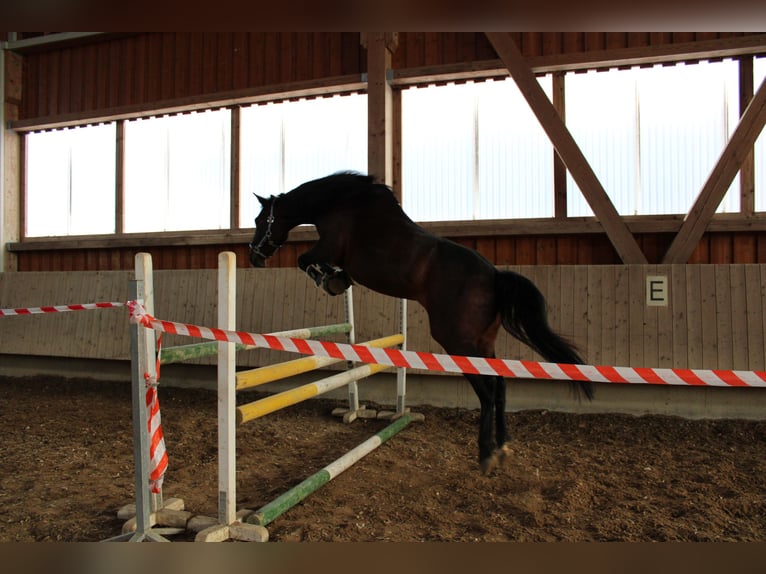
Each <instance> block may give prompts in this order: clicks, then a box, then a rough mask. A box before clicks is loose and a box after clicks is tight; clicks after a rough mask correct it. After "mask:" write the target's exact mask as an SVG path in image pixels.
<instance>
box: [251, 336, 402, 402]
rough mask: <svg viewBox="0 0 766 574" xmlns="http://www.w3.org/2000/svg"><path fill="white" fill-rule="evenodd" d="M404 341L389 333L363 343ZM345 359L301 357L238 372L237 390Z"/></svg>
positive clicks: (390, 344) (388, 344)
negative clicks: (386, 335)
mask: <svg viewBox="0 0 766 574" xmlns="http://www.w3.org/2000/svg"><path fill="white" fill-rule="evenodd" d="M402 341H404V337H403V336H402V335H389V336H388V337H381V338H380V339H373V340H372V341H367V342H366V343H361V344H362V345H365V346H367V347H376V348H386V347H393V346H394V345H399V344H400V343H402ZM343 360H344V359H334V358H332V357H318V356H310V357H301V358H300V359H294V360H292V361H285V362H284V363H277V364H276V365H269V366H266V367H258V368H257V369H251V370H249V371H241V372H239V373H237V390H238V391H241V390H244V389H249V388H252V387H257V386H258V385H263V384H265V383H271V382H273V381H278V380H281V379H285V378H287V377H292V376H293V375H299V374H301V373H308V372H309V371H313V370H315V369H320V368H322V367H326V366H328V365H332V364H334V363H340V362H341V361H343Z"/></svg>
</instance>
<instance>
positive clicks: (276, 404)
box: [237, 364, 391, 424]
mask: <svg viewBox="0 0 766 574" xmlns="http://www.w3.org/2000/svg"><path fill="white" fill-rule="evenodd" d="M390 368H391V367H390V366H388V365H377V364H372V365H363V366H361V367H356V368H355V369H351V370H350V371H345V372H343V373H339V374H337V375H333V376H331V377H327V378H326V379H322V380H321V381H316V382H315V383H309V384H307V385H302V386H300V387H296V388H294V389H290V390H288V391H284V392H281V393H278V394H276V395H272V396H269V397H265V398H263V399H260V400H258V401H254V402H252V403H248V404H246V405H242V406H240V407H237V424H242V423H245V422H247V421H251V420H253V419H257V418H259V417H262V416H264V415H267V414H269V413H273V412H275V411H278V410H280V409H283V408H285V407H289V406H290V405H295V404H298V403H300V402H303V401H305V400H306V399H310V398H312V397H316V396H318V395H321V394H324V393H327V392H329V391H332V390H334V389H339V388H341V387H343V386H346V385H347V384H348V383H349V381H356V380H359V379H363V378H365V377H369V376H370V375H373V374H375V373H378V372H380V371H383V370H385V369H390Z"/></svg>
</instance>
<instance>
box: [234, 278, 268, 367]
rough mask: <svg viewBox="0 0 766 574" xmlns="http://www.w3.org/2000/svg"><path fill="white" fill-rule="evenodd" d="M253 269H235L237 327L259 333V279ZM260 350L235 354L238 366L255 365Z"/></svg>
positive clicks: (260, 302) (257, 362) (260, 299)
mask: <svg viewBox="0 0 766 574" xmlns="http://www.w3.org/2000/svg"><path fill="white" fill-rule="evenodd" d="M254 271H256V270H255V269H241V268H240V269H238V270H237V329H239V330H242V331H247V332H251V333H259V332H260V330H259V327H258V322H259V320H260V317H261V309H260V305H261V304H262V298H261V297H260V280H259V277H262V275H259V274H257V273H254ZM260 354H261V351H242V352H240V353H238V354H237V365H238V366H244V365H248V366H256V365H258V364H259V361H258V357H259V355H260Z"/></svg>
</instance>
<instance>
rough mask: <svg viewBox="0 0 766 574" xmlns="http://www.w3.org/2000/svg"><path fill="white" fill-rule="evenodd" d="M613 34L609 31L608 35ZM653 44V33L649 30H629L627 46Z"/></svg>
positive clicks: (638, 46) (636, 46)
mask: <svg viewBox="0 0 766 574" xmlns="http://www.w3.org/2000/svg"><path fill="white" fill-rule="evenodd" d="M609 35H611V33H608V34H607V36H609ZM650 44H651V35H650V33H649V32H628V33H627V47H628V48H643V47H646V46H649V45H650Z"/></svg>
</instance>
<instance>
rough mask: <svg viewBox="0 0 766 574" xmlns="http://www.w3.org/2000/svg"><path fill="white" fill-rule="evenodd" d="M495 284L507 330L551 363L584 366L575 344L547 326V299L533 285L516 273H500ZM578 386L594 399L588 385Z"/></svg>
mask: <svg viewBox="0 0 766 574" xmlns="http://www.w3.org/2000/svg"><path fill="white" fill-rule="evenodd" d="M496 284H497V293H498V298H499V300H500V314H501V316H502V319H503V327H505V330H506V331H508V332H509V333H510V334H511V335H513V336H514V337H516V338H517V339H518V340H519V341H521V342H522V343H524V344H525V345H528V346H529V347H531V348H532V349H534V350H535V351H537V352H538V353H540V355H542V356H543V357H544V358H545V360H546V361H548V362H551V363H570V364H584V363H585V361H584V360H583V359H582V357H580V355H579V354H578V353H577V349H576V348H575V347H574V345H572V344H571V343H569V342H568V341H566V340H565V339H564V338H563V337H561V336H560V335H558V334H557V333H555V332H554V331H553V330H551V328H550V327H549V326H548V314H547V309H546V304H545V298H544V297H543V294H542V293H540V290H539V289H538V288H537V287H536V286H535V285H534V283H532V282H531V281H530V280H529V279H527V278H526V277H524V276H522V275H519V274H518V273H514V272H513V271H498V272H497V279H496ZM576 383H577V385H578V386H575V387H574V389H575V390H576V391H577V390H580V391H582V392H583V393H584V394H585V396H586V397H587V398H588V399H589V400H590V399H592V398H593V388H592V387H591V384H590V383H589V382H587V381H576ZM573 385H574V383H573Z"/></svg>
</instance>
